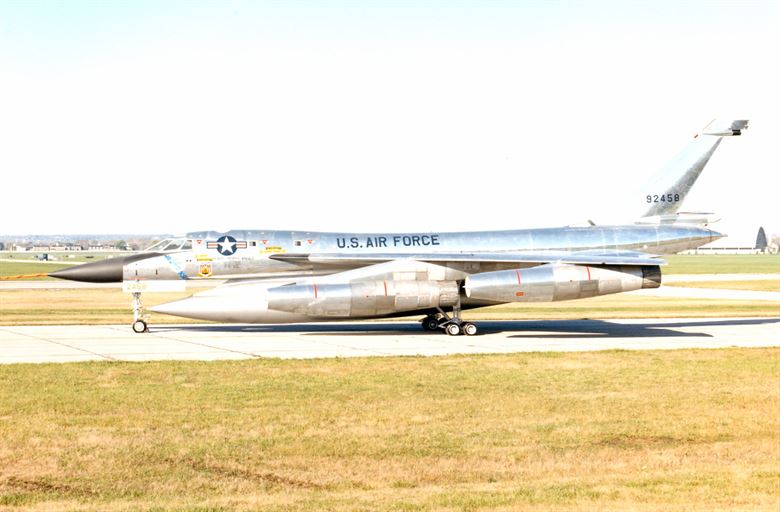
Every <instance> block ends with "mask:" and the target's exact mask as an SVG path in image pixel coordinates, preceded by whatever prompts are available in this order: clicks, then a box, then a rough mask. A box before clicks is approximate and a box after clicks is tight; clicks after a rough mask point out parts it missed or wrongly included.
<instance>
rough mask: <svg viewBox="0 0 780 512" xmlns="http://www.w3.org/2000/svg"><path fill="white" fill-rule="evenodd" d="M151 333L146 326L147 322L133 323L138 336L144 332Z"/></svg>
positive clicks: (137, 321) (138, 321)
mask: <svg viewBox="0 0 780 512" xmlns="http://www.w3.org/2000/svg"><path fill="white" fill-rule="evenodd" d="M147 331H149V327H148V326H147V325H146V322H144V321H143V320H136V321H135V322H133V332H136V333H138V334H141V333H142V332H147Z"/></svg>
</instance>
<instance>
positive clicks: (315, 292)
mask: <svg viewBox="0 0 780 512" xmlns="http://www.w3.org/2000/svg"><path fill="white" fill-rule="evenodd" d="M314 298H315V299H316V298H317V285H316V284H315V285H314Z"/></svg>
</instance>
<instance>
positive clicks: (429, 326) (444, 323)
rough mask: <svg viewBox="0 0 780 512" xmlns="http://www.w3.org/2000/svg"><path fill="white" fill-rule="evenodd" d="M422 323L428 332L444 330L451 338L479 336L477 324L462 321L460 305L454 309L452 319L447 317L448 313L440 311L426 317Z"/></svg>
mask: <svg viewBox="0 0 780 512" xmlns="http://www.w3.org/2000/svg"><path fill="white" fill-rule="evenodd" d="M420 323H422V328H423V329H425V330H426V331H436V330H439V329H442V330H444V332H446V333H447V334H449V335H450V336H459V335H461V334H465V335H466V336H474V335H475V334H477V330H478V329H477V326H476V324H473V323H471V322H464V321H462V320H461V318H460V304H458V305H456V306H455V307H453V308H452V318H450V317H449V316H447V313H445V312H444V311H443V310H441V309H439V312H438V313H436V314H433V315H428V316H426V317H425V318H423V319H422V320H421V321H420Z"/></svg>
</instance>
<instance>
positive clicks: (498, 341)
mask: <svg viewBox="0 0 780 512" xmlns="http://www.w3.org/2000/svg"><path fill="white" fill-rule="evenodd" d="M479 327H480V329H481V334H480V335H477V336H447V335H445V334H442V333H427V332H425V331H422V329H421V328H420V326H419V324H418V323H416V322H393V323H388V322H383V323H378V322H349V323H327V324H295V325H273V326H268V325H217V324H195V325H158V326H153V327H152V330H151V332H148V333H144V334H135V333H133V332H132V330H131V329H130V326H128V325H84V326H79V325H67V326H64V325H55V326H8V327H0V364H1V363H25V362H26V363H43V362H71V361H91V360H94V361H153V360H219V359H251V358H259V357H276V358H285V359H296V358H324V357H359V356H397V355H404V356H417V355H420V356H435V355H447V354H482V353H512V352H571V351H594V350H611V349H621V350H651V349H652V350H657V349H682V348H724V347H777V346H780V318H685V319H680V318H676V319H663V320H657V319H650V320H648V319H625V320H545V321H481V322H479Z"/></svg>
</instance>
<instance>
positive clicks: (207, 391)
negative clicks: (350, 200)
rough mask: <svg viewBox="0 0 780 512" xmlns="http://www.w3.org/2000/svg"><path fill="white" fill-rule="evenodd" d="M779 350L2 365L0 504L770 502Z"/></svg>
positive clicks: (322, 506)
mask: <svg viewBox="0 0 780 512" xmlns="http://www.w3.org/2000/svg"><path fill="white" fill-rule="evenodd" d="M779 356H780V353H779V352H778V350H777V349H730V350H686V351H658V352H652V351H646V352H597V353H569V354H566V353H557V354H556V353H548V354H512V355H485V356H452V357H436V358H423V357H405V358H403V357H399V358H364V359H346V360H344V359H330V360H308V361H280V360H252V361H240V362H209V363H201V362H148V363H111V362H106V363H75V364H45V365H7V366H1V367H0V509H5V510H33V511H58V510H62V511H65V510H67V511H71V510H82V511H109V512H111V511H136V510H148V511H152V510H154V511H162V510H166V511H168V510H170V511H193V512H194V511H206V510H215V511H217V510H219V511H221V510H225V511H227V510H271V511H275V510H279V511H287V510H304V511H306V510H367V511H368V510H372V511H373V510H394V511H397V510H447V511H449V510H453V511H454V510H533V511H542V510H544V511H548V510H567V511H569V510H620V511H624V510H638V511H667V510H690V511H699V510H700V511H708V512H710V511H717V510H724V511H725V510H728V511H733V510H751V511H753V510H777V509H778V506H779V505H780V501H779V500H780V498H779V496H778V489H779V486H780V467H779V466H778V460H780V428H779V427H778V422H777V418H778V412H780V411H779V410H778V401H779V400H780V386H778V385H777V379H778V374H779V372H780V358H779Z"/></svg>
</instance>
